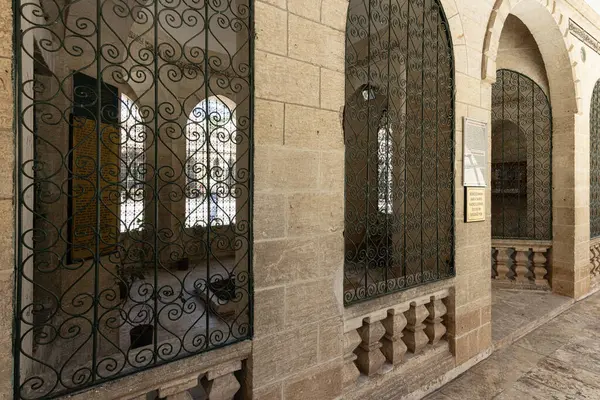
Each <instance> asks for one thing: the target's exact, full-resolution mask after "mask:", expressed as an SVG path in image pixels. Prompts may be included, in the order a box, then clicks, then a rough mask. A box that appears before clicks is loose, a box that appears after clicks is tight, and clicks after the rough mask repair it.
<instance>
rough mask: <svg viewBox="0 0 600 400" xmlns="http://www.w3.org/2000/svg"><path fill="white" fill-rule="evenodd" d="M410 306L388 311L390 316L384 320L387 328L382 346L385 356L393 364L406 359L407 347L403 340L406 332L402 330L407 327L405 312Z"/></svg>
mask: <svg viewBox="0 0 600 400" xmlns="http://www.w3.org/2000/svg"><path fill="white" fill-rule="evenodd" d="M407 310H408V307H403V308H402V309H393V310H389V311H388V317H387V318H386V319H384V320H383V321H382V323H383V326H384V328H385V336H384V337H383V339H382V343H383V347H382V348H381V350H382V352H383V354H384V355H385V358H386V359H387V360H388V362H390V363H391V364H392V365H394V366H396V365H398V364H400V363H401V362H402V360H403V359H404V354H406V350H407V347H406V345H405V344H404V342H403V341H402V337H403V336H404V334H403V333H402V331H403V330H404V328H405V327H406V316H405V315H404V312H405V311H407Z"/></svg>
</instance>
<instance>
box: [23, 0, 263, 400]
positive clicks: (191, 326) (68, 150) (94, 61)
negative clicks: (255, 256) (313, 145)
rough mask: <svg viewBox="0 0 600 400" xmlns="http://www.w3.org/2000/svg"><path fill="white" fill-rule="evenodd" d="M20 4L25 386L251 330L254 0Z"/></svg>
mask: <svg viewBox="0 0 600 400" xmlns="http://www.w3.org/2000/svg"><path fill="white" fill-rule="evenodd" d="M14 11H15V12H14V15H15V17H14V18H15V19H14V23H15V32H16V35H15V54H16V62H15V70H16V82H15V94H16V107H15V117H16V121H17V130H18V137H17V144H18V154H17V167H18V177H17V178H18V179H17V181H18V183H17V184H18V199H17V201H18V203H17V204H18V206H17V231H18V241H17V265H16V272H17V287H16V307H15V325H14V354H15V365H14V374H15V377H14V382H15V385H14V387H15V393H14V397H15V398H22V399H37V398H44V399H48V398H55V397H59V396H62V395H64V394H67V393H71V392H74V391H78V390H82V389H84V388H87V387H89V386H92V385H95V384H98V383H101V382H104V381H107V380H111V379H114V378H118V377H121V376H124V375H127V374H131V373H134V372H136V371H139V370H142V369H146V368H151V367H154V366H157V365H159V364H163V363H167V362H170V361H173V360H176V359H180V358H183V357H186V356H190V355H193V354H197V353H201V352H205V351H208V350H212V349H215V348H218V347H221V346H227V345H230V344H232V343H234V342H237V341H241V340H244V339H246V338H248V337H250V336H251V334H252V331H251V328H252V314H251V310H252V298H251V259H252V254H251V250H252V248H251V243H252V236H251V234H252V232H251V210H252V196H251V194H252V126H251V125H252V124H251V121H252V101H253V97H252V96H253V81H252V51H253V47H252V46H253V41H252V38H253V35H252V23H253V22H252V20H253V17H252V6H251V2H250V0H231V1H220V0H203V1H198V0H138V1H134V2H124V1H121V0H80V1H77V2H71V1H64V0H15V2H14Z"/></svg>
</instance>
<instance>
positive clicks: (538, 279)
mask: <svg viewBox="0 0 600 400" xmlns="http://www.w3.org/2000/svg"><path fill="white" fill-rule="evenodd" d="M531 251H533V274H534V276H535V284H536V285H537V286H543V287H548V280H547V279H545V277H546V275H547V274H548V270H547V269H546V262H547V259H546V256H545V255H544V253H545V252H546V251H548V249H547V248H546V247H534V248H532V249H531Z"/></svg>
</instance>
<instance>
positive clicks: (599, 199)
mask: <svg viewBox="0 0 600 400" xmlns="http://www.w3.org/2000/svg"><path fill="white" fill-rule="evenodd" d="M599 236H600V80H599V81H598V82H596V86H594V93H593V95H592V104H591V108H590V237H592V238H596V237H599Z"/></svg>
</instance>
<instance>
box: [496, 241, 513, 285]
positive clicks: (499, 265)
mask: <svg viewBox="0 0 600 400" xmlns="http://www.w3.org/2000/svg"><path fill="white" fill-rule="evenodd" d="M509 261H510V256H509V255H508V251H507V249H506V248H503V247H500V248H498V251H497V254H496V279H498V280H501V281H505V280H508V278H509V276H508V275H509V272H510V268H509V267H508V262H509Z"/></svg>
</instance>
